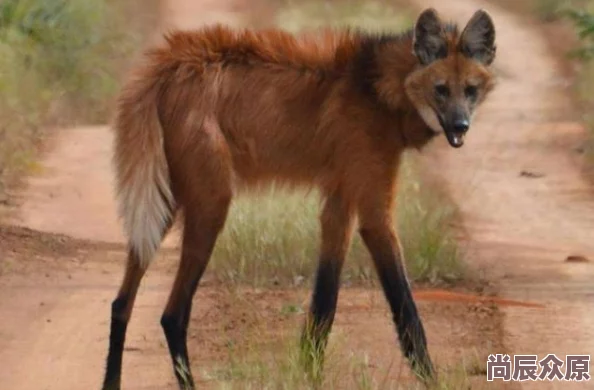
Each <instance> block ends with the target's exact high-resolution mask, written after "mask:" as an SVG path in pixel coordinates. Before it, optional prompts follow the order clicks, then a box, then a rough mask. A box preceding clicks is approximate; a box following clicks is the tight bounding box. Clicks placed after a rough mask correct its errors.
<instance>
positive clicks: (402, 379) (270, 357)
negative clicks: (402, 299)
mask: <svg viewBox="0 0 594 390" xmlns="http://www.w3.org/2000/svg"><path fill="white" fill-rule="evenodd" d="M247 304H248V305H249V303H247ZM298 332H299V330H297V327H295V330H291V331H288V332H284V333H281V334H278V333H277V334H271V332H270V330H269V329H267V328H266V323H265V321H264V322H262V323H260V324H259V325H257V326H254V327H253V328H251V329H249V330H248V331H245V332H243V333H242V337H241V340H242V342H241V343H228V345H227V357H226V358H225V359H222V360H220V361H219V362H218V363H215V364H208V365H206V366H204V365H201V367H202V369H201V370H196V372H195V374H196V375H197V377H199V378H200V379H201V380H204V381H206V382H207V383H208V387H209V388H219V389H286V390H292V389H312V388H320V389H357V390H368V389H369V390H372V389H373V390H375V389H411V390H412V389H422V388H423V387H422V386H421V385H420V383H419V382H418V381H417V380H416V379H415V378H414V377H413V375H412V373H411V372H410V369H409V368H408V363H407V362H406V361H405V360H404V359H402V358H401V357H400V356H387V357H386V358H385V360H383V361H381V362H380V361H374V362H373V363H371V362H370V360H371V359H370V356H368V355H367V353H366V352H364V351H357V350H347V348H344V346H345V345H346V344H348V343H347V340H346V335H345V334H343V333H341V332H340V331H339V330H338V329H335V330H334V331H333V333H332V336H331V341H330V343H329V345H328V349H327V351H326V357H325V363H324V367H323V370H313V372H312V371H307V370H304V368H303V363H302V362H303V360H302V359H303V356H302V355H301V353H302V350H301V348H300V345H299V333H298ZM394 347H395V348H396V345H394ZM375 359H377V357H376V358H375ZM459 359H460V360H459V361H455V362H453V361H452V362H441V363H443V364H440V365H439V366H438V381H437V383H436V384H435V385H433V386H432V387H431V389H435V390H457V389H463V388H466V389H467V388H472V381H473V380H474V381H482V382H485V381H486V378H485V376H486V360H482V359H480V357H479V354H478V353H477V352H476V351H472V350H466V351H464V352H462V353H461V355H460V358H459ZM378 365H379V366H378Z"/></svg>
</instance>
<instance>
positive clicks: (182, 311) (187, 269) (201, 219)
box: [161, 202, 229, 390]
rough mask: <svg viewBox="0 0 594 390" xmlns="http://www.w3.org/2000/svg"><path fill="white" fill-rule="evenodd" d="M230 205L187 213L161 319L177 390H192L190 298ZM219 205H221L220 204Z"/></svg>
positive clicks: (206, 263) (225, 204)
mask: <svg viewBox="0 0 594 390" xmlns="http://www.w3.org/2000/svg"><path fill="white" fill-rule="evenodd" d="M228 205H229V202H225V203H224V207H219V208H218V209H216V208H213V209H212V210H211V211H210V214H209V213H207V212H204V213H203V214H202V215H189V214H188V213H187V212H186V215H185V224H184V237H183V245H182V256H181V262H180V266H179V269H178V272H177V275H176V278H175V282H174V285H173V289H172V291H171V295H170V296H169V300H168V302H167V306H166V308H165V311H164V313H163V316H162V318H161V326H162V327H163V332H164V333H165V338H166V339H167V346H168V348H169V353H170V355H171V360H172V364H173V368H174V371H175V376H176V378H177V381H178V384H179V387H180V389H184V390H186V389H194V388H195V385H194V378H193V376H192V373H191V370H190V361H189V358H188V348H187V329H188V323H189V321H190V314H191V310H192V299H193V297H194V294H195V292H196V289H197V287H198V283H199V282H200V278H201V277H202V274H203V273H204V271H205V269H206V266H207V265H208V261H209V259H210V256H211V254H212V250H213V248H214V245H215V242H216V239H217V236H218V234H219V232H220V230H221V229H222V227H223V224H224V221H225V218H226V215H227V209H228ZM219 206H220V205H219Z"/></svg>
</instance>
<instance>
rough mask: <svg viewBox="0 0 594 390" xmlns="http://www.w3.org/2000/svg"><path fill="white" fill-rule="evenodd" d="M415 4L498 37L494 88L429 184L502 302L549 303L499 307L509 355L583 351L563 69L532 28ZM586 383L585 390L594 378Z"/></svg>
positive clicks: (583, 220) (586, 221)
mask: <svg viewBox="0 0 594 390" xmlns="http://www.w3.org/2000/svg"><path fill="white" fill-rule="evenodd" d="M418 4H419V5H421V6H424V7H425V6H432V7H435V8H437V9H438V10H440V12H441V13H442V15H444V16H445V17H448V18H452V19H455V20H459V21H464V20H467V19H468V18H469V17H470V16H471V15H472V13H473V12H474V11H476V9H478V8H485V9H486V10H487V11H489V12H490V14H491V15H492V17H493V19H494V22H495V26H496V29H497V45H498V56H497V59H496V63H495V66H496V67H497V68H498V70H499V73H500V80H499V85H498V87H497V89H496V91H495V92H494V93H493V95H492V96H491V97H490V99H489V100H488V102H486V104H485V105H484V107H483V109H482V111H481V112H480V113H479V114H478V116H477V118H476V119H475V123H474V125H473V126H472V128H471V131H470V133H469V135H468V137H467V140H466V143H465V146H464V147H463V148H462V149H461V150H447V149H446V148H442V149H438V148H435V150H433V151H432V152H434V153H433V154H432V159H429V164H430V165H431V166H434V167H439V170H438V171H437V172H435V173H436V175H439V176H442V177H443V178H444V179H445V181H446V183H447V185H448V187H449V189H450V193H451V194H452V196H453V198H454V201H455V202H456V203H457V204H458V206H459V207H460V209H461V212H462V215H463V219H464V225H465V226H464V228H465V230H466V231H467V232H468V234H469V240H468V245H467V249H468V253H469V259H470V261H472V262H473V264H477V265H479V266H480V267H482V268H484V269H485V270H486V272H488V275H490V276H491V278H493V279H495V280H496V281H497V282H498V283H499V284H500V285H501V287H502V291H501V293H502V295H503V296H504V297H507V298H515V299H522V300H531V301H536V302H539V303H541V304H544V305H545V306H546V307H545V309H544V310H539V309H527V308H516V307H507V308H505V309H504V310H505V320H504V324H505V331H506V338H505V344H506V346H507V347H508V348H510V349H511V351H512V352H513V353H516V354H538V355H539V358H542V357H544V356H545V355H546V354H548V353H555V354H557V356H559V357H561V358H562V359H565V355H566V354H591V353H592V352H594V313H593V312H592V310H589V307H590V305H591V303H592V302H593V300H594V283H593V282H592V280H593V279H594V263H593V262H591V261H590V262H566V261H565V259H566V257H567V256H569V255H574V254H577V255H581V256H585V257H587V258H589V259H594V196H593V194H594V193H593V191H592V188H591V185H590V184H589V183H587V182H586V181H585V180H584V178H583V177H582V175H581V173H580V167H579V166H578V165H577V163H576V158H575V157H572V156H571V151H572V150H573V148H575V146H576V145H578V143H579V141H580V139H581V137H583V136H584V129H583V128H582V127H581V126H580V125H579V124H578V123H574V122H572V120H573V119H574V118H577V116H576V115H575V111H574V110H572V108H571V101H570V98H569V97H568V96H566V95H564V93H563V91H562V90H561V88H560V84H561V83H560V82H561V81H562V80H560V77H561V76H559V75H561V74H562V72H561V69H560V67H559V66H558V63H556V62H555V59H554V57H553V56H552V55H551V53H549V51H548V50H549V49H548V47H547V45H546V42H545V41H544V38H543V37H542V36H541V35H540V34H539V33H538V32H537V31H536V29H535V28H532V27H531V26H529V25H527V24H526V22H524V21H523V20H522V19H519V18H518V17H516V16H514V15H511V14H509V13H508V12H506V11H503V10H501V9H499V8H497V7H496V6H494V5H492V3H489V4H487V3H485V2H483V1H480V0H456V1H454V0H452V1H448V6H447V7H444V5H443V2H442V1H440V0H423V1H418ZM559 55H560V54H559ZM433 158H434V159H435V160H433ZM522 172H525V173H522ZM526 172H528V173H526ZM530 173H533V174H532V175H531V174H530ZM493 352H498V351H493ZM574 385H575V386H576V387H579V388H586V387H587V385H586V384H585V383H579V384H578V383H574ZM588 385H589V386H590V387H594V381H591V382H590V383H588ZM531 386H534V387H535V388H539V389H541V388H547V386H548V387H555V388H565V387H572V386H571V385H569V384H568V383H567V382H552V383H547V382H544V383H543V382H537V383H532V384H526V385H523V387H531Z"/></svg>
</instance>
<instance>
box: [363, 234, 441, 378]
mask: <svg viewBox="0 0 594 390" xmlns="http://www.w3.org/2000/svg"><path fill="white" fill-rule="evenodd" d="M360 233H361V237H362V238H363V241H364V242H365V245H366V246H367V248H368V249H369V251H370V253H371V256H372V258H373V261H374V265H375V267H376V270H377V273H378V277H379V279H380V282H381V284H382V287H383V290H384V293H385V296H386V298H387V300H388V303H389V305H390V308H391V311H392V315H393V319H394V322H395V324H396V329H397V330H398V337H399V339H400V346H401V348H402V352H403V353H404V356H405V357H406V358H407V359H408V360H409V361H410V363H411V366H412V369H413V371H414V372H415V374H416V375H417V376H419V377H420V378H421V379H422V380H424V381H428V380H431V379H432V378H434V375H435V371H434V368H433V364H432V363H431V359H430V357H429V353H428V350H427V340H426V337H425V331H424V329H423V324H422V322H421V318H420V317H419V314H418V312H417V307H416V305H415V302H414V300H413V296H412V293H411V290H410V287H409V284H408V280H407V278H406V273H405V269H404V266H403V264H402V257H401V254H400V247H399V245H398V241H397V238H396V236H395V234H394V233H393V232H392V228H391V227H390V226H389V225H382V226H380V227H375V228H362V229H361V231H360Z"/></svg>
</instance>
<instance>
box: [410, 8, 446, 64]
mask: <svg viewBox="0 0 594 390" xmlns="http://www.w3.org/2000/svg"><path fill="white" fill-rule="evenodd" d="M413 51H414V53H415V55H416V56H417V58H418V59H419V62H420V63H421V64H423V65H428V64H430V63H431V62H433V61H435V60H438V59H440V58H445V57H447V55H448V42H447V39H446V35H445V31H444V29H443V25H442V23H441V20H440V19H439V15H438V14H437V11H436V10H435V9H433V8H428V9H426V10H425V11H423V12H422V13H421V14H420V15H419V17H418V19H417V22H416V23H415V28H414V36H413Z"/></svg>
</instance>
